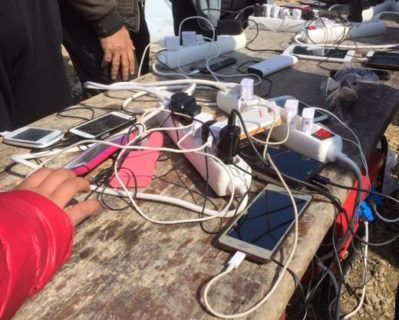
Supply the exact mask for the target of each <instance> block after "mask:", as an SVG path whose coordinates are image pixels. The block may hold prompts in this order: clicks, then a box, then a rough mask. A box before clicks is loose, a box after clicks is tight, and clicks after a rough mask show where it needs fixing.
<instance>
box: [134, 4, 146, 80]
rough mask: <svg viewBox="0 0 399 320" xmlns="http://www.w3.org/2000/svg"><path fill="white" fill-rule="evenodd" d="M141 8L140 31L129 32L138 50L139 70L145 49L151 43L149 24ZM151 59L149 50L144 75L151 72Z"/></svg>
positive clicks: (143, 70) (143, 68) (142, 71)
mask: <svg viewBox="0 0 399 320" xmlns="http://www.w3.org/2000/svg"><path fill="white" fill-rule="evenodd" d="M139 7H140V27H139V30H138V31H137V32H132V31H129V34H130V37H131V39H132V41H133V45H134V47H135V48H136V58H137V68H138V67H139V65H140V62H141V58H142V56H143V53H144V50H145V48H146V47H147V45H148V44H149V43H150V33H149V31H148V27H147V23H146V21H145V15H144V8H143V7H142V6H141V5H139ZM149 57H150V49H147V52H146V54H145V57H144V62H143V67H142V69H141V74H142V75H144V74H146V73H148V72H150V67H149V61H150V58H149Z"/></svg>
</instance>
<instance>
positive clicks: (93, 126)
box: [69, 111, 136, 140]
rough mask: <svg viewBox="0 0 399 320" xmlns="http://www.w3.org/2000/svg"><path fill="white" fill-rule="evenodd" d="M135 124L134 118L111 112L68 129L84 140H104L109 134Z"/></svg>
mask: <svg viewBox="0 0 399 320" xmlns="http://www.w3.org/2000/svg"><path fill="white" fill-rule="evenodd" d="M135 122H136V117H135V116H132V115H130V114H126V113H123V112H117V111H113V112H110V113H106V114H104V115H102V116H100V117H97V118H95V119H93V120H90V121H88V122H85V123H83V124H80V125H78V126H76V127H73V128H71V129H69V132H71V133H73V134H74V135H76V136H79V137H82V138H85V139H100V140H101V139H104V138H107V137H109V136H110V135H111V133H113V132H116V131H118V130H121V129H123V128H125V127H127V126H129V125H132V124H134V123H135Z"/></svg>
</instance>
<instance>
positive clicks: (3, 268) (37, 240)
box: [0, 169, 100, 319]
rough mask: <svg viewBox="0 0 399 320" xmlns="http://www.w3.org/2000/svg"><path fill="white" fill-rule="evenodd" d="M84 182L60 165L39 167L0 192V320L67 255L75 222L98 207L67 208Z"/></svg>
mask: <svg viewBox="0 0 399 320" xmlns="http://www.w3.org/2000/svg"><path fill="white" fill-rule="evenodd" d="M88 190H89V183H88V182H87V181H86V180H85V179H83V178H77V177H75V175H74V174H73V173H72V172H71V171H69V170H64V169H59V170H55V171H53V170H50V169H42V170H39V171H37V172H35V173H34V174H32V175H31V176H30V177H29V178H27V179H26V180H25V181H24V182H22V184H21V185H20V186H19V187H18V188H17V189H15V190H13V191H9V192H2V193H0V319H10V318H11V317H12V316H13V315H14V314H15V313H16V311H17V310H18V308H19V307H20V306H21V304H22V303H23V302H24V300H25V299H27V298H28V297H30V296H32V295H33V294H35V293H36V292H38V291H39V290H40V289H42V288H43V287H44V286H45V285H46V283H47V282H48V281H49V280H50V279H51V277H52V276H53V275H54V273H55V272H56V271H57V270H58V269H59V268H60V267H61V266H62V265H63V264H64V263H65V262H66V261H67V260H68V259H69V258H70V256H71V247H72V242H73V231H74V227H73V226H74V225H76V224H77V223H79V222H80V221H82V220H83V219H85V218H86V217H88V216H90V215H92V214H93V213H95V212H96V211H98V209H99V208H100V207H99V204H98V202H97V201H95V200H87V201H83V202H81V203H79V204H77V205H75V206H73V207H71V208H68V209H67V210H66V211H64V210H63V208H65V207H66V206H68V204H69V202H70V201H71V199H72V198H73V197H74V196H75V195H76V194H77V193H80V192H83V191H88Z"/></svg>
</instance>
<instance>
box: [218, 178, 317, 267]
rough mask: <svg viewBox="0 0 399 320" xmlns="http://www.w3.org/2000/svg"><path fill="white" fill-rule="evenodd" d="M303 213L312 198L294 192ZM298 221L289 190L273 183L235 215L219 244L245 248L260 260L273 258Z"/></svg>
mask: <svg viewBox="0 0 399 320" xmlns="http://www.w3.org/2000/svg"><path fill="white" fill-rule="evenodd" d="M293 195H294V199H295V203H296V206H297V209H298V214H299V215H300V214H301V213H302V212H303V211H304V210H305V209H306V207H307V206H308V204H309V203H310V201H311V200H312V197H311V196H310V195H307V194H298V193H293ZM294 222H295V211H294V208H293V204H292V202H291V199H290V197H289V195H288V193H287V191H286V190H285V189H283V188H281V187H278V186H276V185H272V184H269V185H267V187H266V188H265V189H263V190H262V191H261V192H260V193H259V194H258V195H257V196H256V197H255V199H254V200H253V201H252V202H251V204H250V205H249V206H248V208H247V210H245V211H244V213H242V214H241V215H239V216H238V217H236V218H234V220H233V221H232V223H231V224H229V225H228V226H227V228H226V229H225V230H224V231H223V232H222V234H221V235H220V236H219V238H218V243H219V244H220V245H221V246H222V247H223V248H225V249H227V250H229V251H237V250H239V251H242V252H244V253H245V254H247V256H248V258H249V259H252V260H254V261H257V262H266V261H267V260H270V259H271V257H272V256H273V254H274V252H275V251H276V249H277V248H278V246H279V245H280V244H281V242H282V241H283V240H284V237H285V236H286V235H287V234H288V232H289V231H290V229H291V227H292V226H293V224H294Z"/></svg>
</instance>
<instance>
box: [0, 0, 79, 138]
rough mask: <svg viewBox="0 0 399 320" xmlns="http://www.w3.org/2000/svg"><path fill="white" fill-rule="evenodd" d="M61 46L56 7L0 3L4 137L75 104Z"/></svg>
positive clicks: (37, 1) (18, 0) (46, 1)
mask: <svg viewBox="0 0 399 320" xmlns="http://www.w3.org/2000/svg"><path fill="white" fill-rule="evenodd" d="M61 42H62V27H61V22H60V15H59V8H58V4H57V2H56V1H53V0H2V1H0V131H4V130H12V129H16V128H19V127H22V126H24V125H27V124H29V123H31V122H33V121H36V120H38V119H40V118H42V117H44V116H47V115H49V114H51V113H54V112H57V111H60V110H62V109H64V108H65V107H67V106H69V105H70V104H71V103H72V97H71V94H70V90H69V86H68V81H67V77H66V73H65V67H64V62H63V59H62V54H61Z"/></svg>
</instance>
